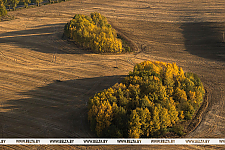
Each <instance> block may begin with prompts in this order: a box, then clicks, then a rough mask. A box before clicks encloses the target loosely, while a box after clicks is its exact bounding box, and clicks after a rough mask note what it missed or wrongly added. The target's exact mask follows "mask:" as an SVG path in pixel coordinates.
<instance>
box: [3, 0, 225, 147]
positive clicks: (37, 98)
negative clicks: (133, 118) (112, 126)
mask: <svg viewBox="0 0 225 150" xmlns="http://www.w3.org/2000/svg"><path fill="white" fill-rule="evenodd" d="M224 7H225V2H224V0H208V1H204V0H200V1H198V2H195V1H193V0H180V1H175V0H168V1H158V0H142V1H139V0H138V1H125V0H124V1H115V0H114V1H112V0H107V1H103V0H100V1H99V0H72V1H68V2H62V3H58V4H52V5H45V6H42V7H39V8H38V7H36V8H30V9H23V10H19V11H15V12H9V14H10V15H13V16H15V18H16V19H15V20H11V21H4V22H0V65H1V67H0V106H1V107H0V116H1V123H0V131H1V132H0V136H1V137H4V138H8V137H95V135H93V134H92V133H91V132H90V130H89V127H88V124H87V120H86V116H87V107H86V102H87V101H88V98H89V97H90V96H93V95H94V93H95V92H98V91H100V90H103V89H104V88H107V87H110V86H112V85H113V84H115V83H116V82H119V81H120V80H121V78H122V77H124V76H125V75H127V74H128V72H129V71H130V70H132V69H133V66H134V64H135V63H138V62H141V61H144V60H157V61H165V62H170V63H171V62H176V63H177V65H178V66H180V67H182V68H183V69H184V71H190V72H194V73H197V74H198V75H199V77H200V78H201V80H202V82H203V84H204V86H205V87H206V88H207V91H208V96H209V97H208V100H209V107H208V108H207V110H206V112H205V113H204V114H203V119H202V122H201V123H200V125H199V126H198V127H197V128H196V130H194V131H193V132H192V133H190V134H189V135H188V136H187V137H220V138H222V137H224V135H225V128H224V125H225V111H224V110H225V91H224V90H225V43H224V41H223V38H222V34H223V32H225V9H224ZM94 11H97V12H100V13H101V14H102V15H104V16H106V17H107V18H108V21H109V22H111V23H112V24H113V26H115V27H116V28H117V29H118V31H119V32H121V33H122V34H124V35H126V36H127V37H128V38H129V39H130V40H131V41H132V42H133V43H135V44H136V45H137V46H138V48H139V50H138V52H135V53H133V54H121V55H100V54H92V53H89V52H87V51H85V50H82V49H79V48H77V47H75V46H74V45H73V43H70V42H67V41H66V40H63V39H62V33H63V28H64V24H65V23H66V22H68V21H69V20H70V19H71V18H72V17H73V16H74V14H76V13H81V14H85V15H89V14H90V13H91V12H94ZM115 66H117V67H118V68H115ZM19 147H20V148H21V149H24V148H26V147H24V146H19ZM5 148H6V149H15V148H16V147H15V146H7V147H5ZM40 148H43V149H47V148H50V149H52V148H53V146H33V149H40ZM55 148H56V149H61V148H63V149H67V148H70V149H72V148H74V149H78V148H80V149H83V148H94V149H105V148H107V149H115V148H116V149H118V148H120V149H123V148H124V147H123V146H120V147H116V146H112V147H110V146H93V147H84V146H73V147H71V146H70V147H69V146H68V147H64V146H61V147H60V146H56V147H55ZM126 148H127V149H130V148H136V149H139V148H140V147H136V146H128V147H126ZM148 148H149V147H148V146H143V147H142V149H148ZM150 148H154V149H158V148H165V147H163V146H152V147H150ZM166 148H170V149H174V146H169V147H168V146H167V147H166ZM179 148H183V149H215V148H220V149H223V148H224V147H223V146H201V147H200V146H185V148H184V147H183V146H179Z"/></svg>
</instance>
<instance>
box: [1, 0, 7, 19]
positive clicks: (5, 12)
mask: <svg viewBox="0 0 225 150" xmlns="http://www.w3.org/2000/svg"><path fill="white" fill-rule="evenodd" d="M5 15H7V10H6V8H5V5H4V2H3V1H1V0H0V16H5Z"/></svg>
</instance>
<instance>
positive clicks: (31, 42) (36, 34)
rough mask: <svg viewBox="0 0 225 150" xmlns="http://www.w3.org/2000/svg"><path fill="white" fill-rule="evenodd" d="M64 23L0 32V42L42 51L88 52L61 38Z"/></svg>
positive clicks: (59, 52)
mask: <svg viewBox="0 0 225 150" xmlns="http://www.w3.org/2000/svg"><path fill="white" fill-rule="evenodd" d="M64 26H65V23H59V24H47V25H40V26H35V27H34V29H27V30H26V29H25V30H20V31H12V32H6V33H2V34H0V44H1V43H6V44H12V45H15V46H18V47H19V48H28V49H30V50H34V51H37V52H42V53H58V54H68V53H69V54H83V53H88V52H87V51H85V50H81V49H80V48H78V47H76V46H75V45H74V43H71V42H68V41H67V40H66V39H65V38H63V32H64Z"/></svg>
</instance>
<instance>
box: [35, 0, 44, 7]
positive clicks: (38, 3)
mask: <svg viewBox="0 0 225 150" xmlns="http://www.w3.org/2000/svg"><path fill="white" fill-rule="evenodd" d="M41 2H43V0H35V3H36V4H37V6H40V3H41Z"/></svg>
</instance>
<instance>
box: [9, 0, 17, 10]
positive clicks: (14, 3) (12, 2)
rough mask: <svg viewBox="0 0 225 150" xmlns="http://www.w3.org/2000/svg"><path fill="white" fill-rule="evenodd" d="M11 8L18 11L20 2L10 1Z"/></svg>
mask: <svg viewBox="0 0 225 150" xmlns="http://www.w3.org/2000/svg"><path fill="white" fill-rule="evenodd" d="M8 2H9V4H10V6H11V7H13V10H16V6H17V4H19V2H20V0H9V1H8Z"/></svg>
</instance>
